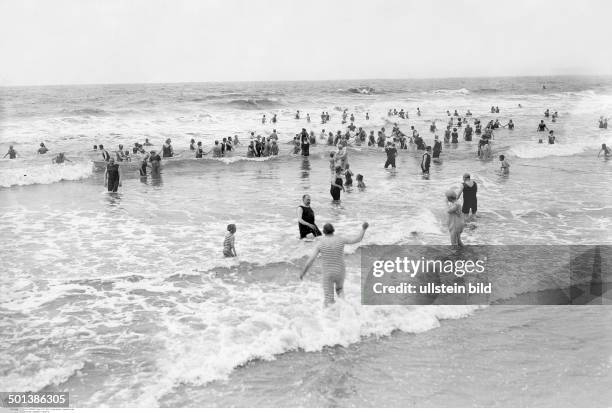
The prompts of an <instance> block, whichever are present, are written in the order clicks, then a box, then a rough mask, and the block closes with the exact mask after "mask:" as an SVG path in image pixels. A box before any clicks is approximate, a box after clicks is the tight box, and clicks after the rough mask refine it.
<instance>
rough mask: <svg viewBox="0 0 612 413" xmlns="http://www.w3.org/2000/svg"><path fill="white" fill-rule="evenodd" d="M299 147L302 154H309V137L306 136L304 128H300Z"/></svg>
mask: <svg viewBox="0 0 612 413" xmlns="http://www.w3.org/2000/svg"><path fill="white" fill-rule="evenodd" d="M300 141H301V142H300V143H301V145H300V149H301V150H302V156H309V155H310V137H309V136H308V132H306V129H305V128H302V133H301V134H300Z"/></svg>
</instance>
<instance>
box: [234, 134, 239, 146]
mask: <svg viewBox="0 0 612 413" xmlns="http://www.w3.org/2000/svg"><path fill="white" fill-rule="evenodd" d="M238 145H240V140H239V139H238V135H234V146H238Z"/></svg>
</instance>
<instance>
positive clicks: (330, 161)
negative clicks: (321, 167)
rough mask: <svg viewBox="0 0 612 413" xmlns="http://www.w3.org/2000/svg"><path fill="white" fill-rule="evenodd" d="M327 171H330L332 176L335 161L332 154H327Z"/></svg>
mask: <svg viewBox="0 0 612 413" xmlns="http://www.w3.org/2000/svg"><path fill="white" fill-rule="evenodd" d="M329 170H330V171H331V173H332V174H333V173H334V171H335V170H336V160H335V159H334V153H333V152H330V153H329Z"/></svg>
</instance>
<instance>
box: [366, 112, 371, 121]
mask: <svg viewBox="0 0 612 413" xmlns="http://www.w3.org/2000/svg"><path fill="white" fill-rule="evenodd" d="M365 118H366V120H370V112H366V117H365Z"/></svg>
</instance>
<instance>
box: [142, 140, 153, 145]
mask: <svg viewBox="0 0 612 413" xmlns="http://www.w3.org/2000/svg"><path fill="white" fill-rule="evenodd" d="M142 145H143V146H153V144H152V143H151V142H149V138H145V141H144V143H143V144H142Z"/></svg>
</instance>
